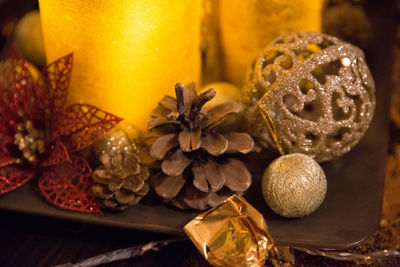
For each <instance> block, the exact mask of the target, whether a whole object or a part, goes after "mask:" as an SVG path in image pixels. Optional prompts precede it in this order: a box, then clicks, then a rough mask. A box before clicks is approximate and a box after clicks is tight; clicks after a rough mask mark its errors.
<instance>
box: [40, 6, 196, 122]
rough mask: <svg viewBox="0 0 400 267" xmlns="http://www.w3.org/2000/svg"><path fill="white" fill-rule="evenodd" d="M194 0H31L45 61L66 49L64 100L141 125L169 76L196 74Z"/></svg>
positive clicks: (186, 78) (168, 85)
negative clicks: (68, 74) (35, 0)
mask: <svg viewBox="0 0 400 267" xmlns="http://www.w3.org/2000/svg"><path fill="white" fill-rule="evenodd" d="M201 4H202V3H201V0H191V1H187V0H167V1H164V0H145V1H142V0H84V1H83V0H63V1H60V0H39V5H40V13H41V21H42V28H43V36H44V43H45V49H46V54H47V61H48V62H52V61H53V60H55V59H57V58H59V57H61V56H63V55H66V54H68V53H71V52H73V53H74V67H73V73H72V80H71V85H70V90H69V102H77V101H78V102H85V103H88V104H92V105H96V106H98V107H100V108H103V109H105V110H107V111H109V112H112V113H114V114H116V115H118V116H120V117H123V118H124V119H126V120H127V121H129V122H131V123H132V124H134V125H136V126H137V127H139V128H141V129H145V128H146V127H147V121H148V118H149V115H150V112H151V110H152V109H153V108H154V107H155V106H156V104H157V102H158V101H159V100H160V99H161V98H162V97H163V96H164V95H165V94H171V95H173V93H174V85H175V83H177V82H182V83H188V82H191V81H195V82H199V81H200V75H201V74H200V72H201V60H200V58H201V56H200V35H201V29H200V27H201V15H202V14H201V12H202V6H201Z"/></svg>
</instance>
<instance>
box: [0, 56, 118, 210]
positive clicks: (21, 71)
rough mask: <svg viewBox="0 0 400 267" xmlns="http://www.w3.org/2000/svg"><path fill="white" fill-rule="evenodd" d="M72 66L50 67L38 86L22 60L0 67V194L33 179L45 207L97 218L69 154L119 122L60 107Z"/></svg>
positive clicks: (84, 168)
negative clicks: (90, 213)
mask: <svg viewBox="0 0 400 267" xmlns="http://www.w3.org/2000/svg"><path fill="white" fill-rule="evenodd" d="M72 60H73V57H72V54H71V55H68V56H65V57H63V58H61V59H59V60H57V61H55V62H53V63H52V64H50V65H48V66H47V67H46V68H44V70H43V71H42V73H41V74H40V76H39V79H38V80H34V79H33V77H32V76H31V73H30V71H29V65H28V64H27V63H26V62H24V61H23V60H21V59H18V58H11V59H8V60H6V61H5V62H1V63H0V92H1V94H0V126H1V127H0V194H4V193H7V192H10V191H12V190H15V189H17V188H18V187H20V186H22V185H23V184H25V183H26V182H28V181H29V180H30V179H32V178H33V177H34V176H38V178H39V181H38V185H39V189H40V191H41V193H42V195H43V196H44V198H45V199H46V200H48V201H49V202H50V203H52V204H54V205H56V206H58V207H61V208H64V209H69V210H76V211H84V212H98V211H99V209H98V206H97V204H96V203H95V201H94V196H93V194H92V193H91V190H90V189H91V181H90V177H91V175H92V170H91V168H90V166H89V165H88V163H87V162H86V161H85V160H84V159H83V158H80V157H79V156H77V155H74V154H73V153H74V152H76V151H79V150H82V149H83V148H85V147H87V146H89V145H90V144H92V143H93V142H94V141H95V140H97V139H98V138H100V137H101V136H102V135H103V134H105V133H106V132H107V131H109V130H110V129H111V128H112V127H113V126H114V125H116V124H117V123H118V122H119V121H120V120H121V119H120V118H118V117H116V116H114V115H112V114H109V113H107V112H104V111H102V110H100V109H98V108H96V107H94V106H91V105H86V104H72V105H70V106H68V107H65V102H66V98H67V95H68V86H69V80H70V78H71V71H72Z"/></svg>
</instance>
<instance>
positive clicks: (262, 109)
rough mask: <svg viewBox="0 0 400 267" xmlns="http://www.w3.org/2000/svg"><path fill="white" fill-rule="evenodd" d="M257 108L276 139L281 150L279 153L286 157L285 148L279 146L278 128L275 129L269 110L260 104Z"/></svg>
mask: <svg viewBox="0 0 400 267" xmlns="http://www.w3.org/2000/svg"><path fill="white" fill-rule="evenodd" d="M257 106H258V108H259V110H260V113H261V116H262V117H263V119H264V121H265V122H266V124H267V126H268V129H269V132H270V133H271V135H272V138H273V139H274V142H275V144H276V147H277V148H278V150H279V153H281V155H282V156H284V155H285V152H283V148H282V146H281V145H280V144H279V141H278V134H277V132H276V127H275V124H274V121H273V120H272V118H271V115H269V113H268V111H267V109H266V108H265V107H263V106H262V105H261V103H260V102H259V103H258V104H257Z"/></svg>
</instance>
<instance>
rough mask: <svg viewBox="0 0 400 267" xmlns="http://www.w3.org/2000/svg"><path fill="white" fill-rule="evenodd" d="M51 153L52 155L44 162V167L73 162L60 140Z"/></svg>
mask: <svg viewBox="0 0 400 267" xmlns="http://www.w3.org/2000/svg"><path fill="white" fill-rule="evenodd" d="M49 153H50V156H49V157H48V158H47V159H46V160H45V161H44V162H43V163H42V166H43V167H49V166H53V165H57V164H60V163H64V162H71V158H70V157H69V154H68V151H67V148H66V147H65V146H64V144H63V143H62V142H61V141H60V140H57V141H56V142H55V144H54V145H53V146H52V148H51V151H49Z"/></svg>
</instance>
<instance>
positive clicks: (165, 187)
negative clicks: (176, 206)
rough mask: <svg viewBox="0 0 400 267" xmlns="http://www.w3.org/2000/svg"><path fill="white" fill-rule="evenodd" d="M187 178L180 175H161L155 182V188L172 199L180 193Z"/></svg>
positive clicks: (157, 191) (161, 194)
mask: <svg viewBox="0 0 400 267" xmlns="http://www.w3.org/2000/svg"><path fill="white" fill-rule="evenodd" d="M185 183H186V180H185V179H184V178H183V177H182V175H179V176H161V177H159V178H158V179H157V180H156V181H155V182H154V185H153V186H154V190H155V191H156V193H157V194H158V195H159V196H161V197H163V198H165V199H172V198H174V197H176V196H177V195H178V193H179V192H180V191H181V189H182V187H183V186H184V185H185Z"/></svg>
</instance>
